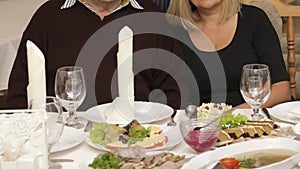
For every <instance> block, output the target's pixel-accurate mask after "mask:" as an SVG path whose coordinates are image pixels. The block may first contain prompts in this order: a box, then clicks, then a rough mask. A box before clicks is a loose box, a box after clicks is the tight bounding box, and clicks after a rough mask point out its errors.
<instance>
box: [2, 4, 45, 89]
mask: <svg viewBox="0 0 300 169" xmlns="http://www.w3.org/2000/svg"><path fill="white" fill-rule="evenodd" d="M44 2H46V0H0V23H1V24H0V91H1V90H6V89H7V86H8V79H9V75H10V72H11V69H12V66H13V63H14V60H15V57H16V54H17V50H18V46H19V43H20V40H21V37H22V33H23V31H24V30H25V28H26V26H27V25H28V23H29V21H30V19H31V17H32V16H33V14H34V12H35V11H36V10H37V9H38V7H40V6H41V5H42V4H43V3H44Z"/></svg>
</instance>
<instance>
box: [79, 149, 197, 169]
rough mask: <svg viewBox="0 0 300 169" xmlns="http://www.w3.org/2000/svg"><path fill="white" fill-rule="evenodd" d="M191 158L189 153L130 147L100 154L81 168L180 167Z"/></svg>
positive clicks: (158, 168) (175, 168) (172, 168)
mask: <svg viewBox="0 0 300 169" xmlns="http://www.w3.org/2000/svg"><path fill="white" fill-rule="evenodd" d="M191 158H192V157H191V156H189V155H179V154H174V153H171V152H160V151H156V152H151V153H149V152H146V151H145V149H144V148H142V147H128V148H121V149H117V150H114V151H111V152H106V153H102V154H98V155H97V156H96V157H95V158H94V160H93V161H92V162H90V163H89V164H85V166H83V164H82V167H81V169H91V168H94V169H98V168H114V169H127V168H128V169H130V168H131V169H133V168H149V169H150V168H156V169H165V168H168V169H178V168H181V167H182V165H183V164H184V163H186V162H188V161H189V160H190V159H191Z"/></svg>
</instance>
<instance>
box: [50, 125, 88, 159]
mask: <svg viewBox="0 0 300 169" xmlns="http://www.w3.org/2000/svg"><path fill="white" fill-rule="evenodd" d="M85 137H86V135H85V133H84V131H83V129H75V128H73V127H68V126H64V130H63V133H62V136H61V138H60V139H59V140H58V142H57V143H56V144H54V145H53V147H52V148H51V151H50V152H51V153H54V152H58V151H63V150H67V149H70V148H72V147H75V146H77V145H78V144H80V143H81V142H83V141H84V140H85Z"/></svg>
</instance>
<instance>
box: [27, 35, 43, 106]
mask: <svg viewBox="0 0 300 169" xmlns="http://www.w3.org/2000/svg"><path fill="white" fill-rule="evenodd" d="M26 47H27V60H28V80H29V82H28V86H27V101H28V104H29V102H30V100H31V99H33V98H45V97H46V77H45V75H46V73H45V58H44V55H43V53H42V52H41V50H40V49H39V48H38V47H37V46H36V45H35V44H34V43H33V42H31V41H29V40H28V41H27V43H26ZM32 108H34V105H33V107H32Z"/></svg>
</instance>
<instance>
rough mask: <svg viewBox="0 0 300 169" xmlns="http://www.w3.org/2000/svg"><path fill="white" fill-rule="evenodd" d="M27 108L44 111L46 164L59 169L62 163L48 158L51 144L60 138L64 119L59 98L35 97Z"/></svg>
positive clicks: (50, 167)
mask: <svg viewBox="0 0 300 169" xmlns="http://www.w3.org/2000/svg"><path fill="white" fill-rule="evenodd" d="M29 109H39V110H45V111H46V113H47V122H46V124H47V144H48V166H49V169H61V168H62V165H61V164H59V163H54V162H52V161H51V158H50V150H51V148H52V146H53V145H54V144H55V143H57V142H58V140H59V139H60V137H61V135H62V132H63V128H64V119H63V116H62V112H63V111H62V107H61V104H60V102H59V100H58V99H57V98H56V97H51V96H47V97H45V98H35V99H32V100H30V102H29Z"/></svg>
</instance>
